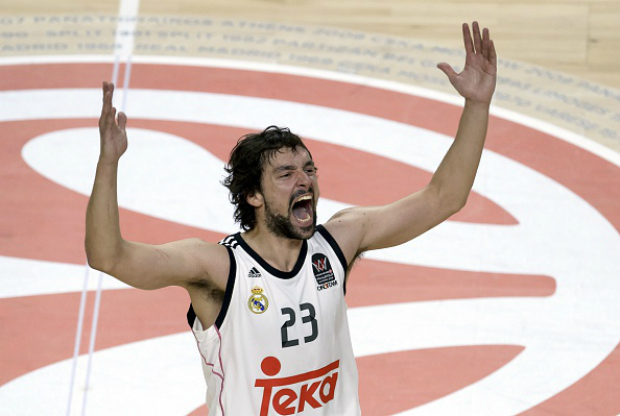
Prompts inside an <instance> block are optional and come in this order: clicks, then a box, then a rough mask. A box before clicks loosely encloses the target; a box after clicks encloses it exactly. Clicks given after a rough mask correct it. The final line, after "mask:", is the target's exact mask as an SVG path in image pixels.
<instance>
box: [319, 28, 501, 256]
mask: <svg viewBox="0 0 620 416" xmlns="http://www.w3.org/2000/svg"><path fill="white" fill-rule="evenodd" d="M472 32H473V39H472ZM472 32H470V29H469V26H468V25H467V24H464V25H463V41H464V44H465V51H466V54H467V56H466V60H465V68H464V69H463V71H462V72H461V73H456V72H455V71H454V69H452V67H451V66H450V65H448V64H447V63H440V64H439V65H437V66H438V68H439V69H441V70H442V71H443V72H444V73H445V74H446V75H447V76H448V79H449V80H450V83H451V84H452V85H453V86H454V88H455V89H456V91H457V92H458V93H459V94H460V95H461V96H463V97H464V98H465V107H464V109H463V113H462V115H461V120H460V122H459V127H458V131H457V134H456V137H455V140H454V143H453V144H452V146H451V147H450V149H449V150H448V153H447V154H446V156H445V157H444V159H443V160H442V162H441V164H440V165H439V167H438V168H437V170H436V171H435V174H434V175H433V177H432V179H431V181H430V183H429V184H428V185H427V186H426V187H425V188H423V189H422V190H420V191H418V192H416V193H413V194H411V195H409V196H407V197H405V198H403V199H401V200H399V201H396V202H394V203H392V204H389V205H386V206H381V207H370V208H367V207H356V208H350V209H347V210H343V211H341V212H339V213H337V214H336V215H335V216H334V217H332V218H331V219H330V220H329V221H328V222H327V224H326V225H325V226H326V228H327V229H328V230H329V231H330V232H331V233H332V235H333V236H334V238H336V241H338V243H339V244H340V246H341V248H342V249H343V252H344V254H345V256H346V257H347V260H348V261H349V262H350V261H352V259H353V258H354V257H355V256H356V255H358V254H359V253H361V252H363V251H366V250H373V249H379V248H386V247H392V246H396V245H399V244H402V243H405V242H407V241H409V240H412V239H413V238H415V237H417V236H419V235H420V234H422V233H424V232H426V231H427V230H429V229H431V228H432V227H434V226H436V225H437V224H439V223H441V222H443V221H445V220H446V219H448V218H449V217H450V216H451V215H453V214H454V213H456V212H458V211H459V210H460V209H461V208H463V207H464V206H465V203H466V202H467V198H468V196H469V193H470V191H471V188H472V185H473V183H474V178H475V176H476V171H477V170H478V164H479V162H480V156H481V154H482V149H483V146H484V140H485V137H486V133H487V125H488V119H489V106H490V103H491V98H492V96H493V92H494V91H495V84H496V72H497V63H496V53H495V47H494V45H493V41H492V40H491V39H490V37H489V31H488V29H484V30H483V32H482V34H481V33H480V28H479V26H478V23H477V22H474V24H473V30H472Z"/></svg>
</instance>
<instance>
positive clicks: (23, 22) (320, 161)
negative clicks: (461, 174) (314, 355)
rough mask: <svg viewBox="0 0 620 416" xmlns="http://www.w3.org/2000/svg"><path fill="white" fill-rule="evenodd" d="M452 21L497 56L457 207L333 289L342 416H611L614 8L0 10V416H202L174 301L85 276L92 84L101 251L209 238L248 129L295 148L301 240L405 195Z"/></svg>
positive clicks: (617, 225)
mask: <svg viewBox="0 0 620 416" xmlns="http://www.w3.org/2000/svg"><path fill="white" fill-rule="evenodd" d="M473 20H478V21H480V22H481V24H482V25H484V26H486V27H489V28H490V30H491V34H492V37H493V38H494V39H495V44H496V47H497V50H498V54H499V56H500V58H501V60H500V62H499V68H498V70H499V74H498V87H497V91H496V95H495V98H494V101H493V105H492V109H491V115H492V117H491V121H490V125H489V133H488V136H487V142H486V145H485V152H484V154H483V157H482V161H481V166H480V169H479V171H478V175H477V178H476V182H475V184H474V187H473V191H472V194H471V196H470V198H469V201H468V204H467V206H466V207H465V208H464V209H463V210H462V211H461V212H459V213H458V214H456V215H455V216H453V217H452V218H451V219H450V220H448V221H446V222H445V223H443V224H441V225H440V226H438V227H436V228H435V229H433V230H431V231H429V232H428V233H426V234H424V235H423V236H421V237H419V238H417V239H416V240H414V241H412V242H410V243H407V244H405V245H402V246H399V247H395V248H392V249H388V250H379V251H375V252H369V253H367V254H366V255H365V256H364V258H363V260H361V261H360V262H359V263H358V265H357V266H356V267H355V268H354V270H353V272H352V274H351V277H350V280H349V283H348V286H347V289H348V290H347V303H348V306H349V320H350V324H351V333H352V337H353V345H354V350H355V355H356V359H357V364H358V368H359V372H360V401H361V406H362V411H363V413H364V414H365V415H396V414H398V415H483V414H488V415H516V414H527V415H617V414H620V395H619V394H618V392H619V391H620V302H619V301H618V299H620V262H619V261H618V257H619V255H620V235H619V233H618V230H619V229H620V154H619V152H620V64H619V63H618V61H617V57H618V56H620V30H619V29H618V25H617V22H618V21H620V5H619V4H618V3H616V2H609V1H602V0H601V1H585V0H584V1H577V0H576V1H571V2H566V3H557V2H553V1H545V2H538V3H535V4H533V3H532V4H530V3H526V2H517V3H514V2H510V3H506V2H503V1H499V0H497V1H485V2H481V3H471V2H458V3H449V2H443V1H440V2H435V3H423V2H418V1H409V2H404V1H397V0H390V1H386V2H378V1H362V2H353V1H337V2H335V1H333V2H323V1H315V0H313V1H306V2H302V1H249V0H229V1H219V0H218V1H213V2H208V4H207V3H201V2H197V1H195V0H183V1H181V2H175V3H174V4H172V3H165V2H162V1H160V0H157V1H155V0H142V1H140V0H121V2H120V4H119V3H117V2H116V1H114V2H111V1H104V2H91V1H88V2H77V1H67V2H60V3H55V4H51V3H37V2H31V1H26V2H17V1H9V2H6V3H5V4H4V5H3V11H2V16H1V17H0V27H1V30H0V35H1V38H0V41H1V43H0V45H1V46H0V129H1V131H2V144H3V145H2V151H0V184H1V188H0V189H1V193H0V415H7V416H8V415H10V416H13V415H24V416H26V415H28V416H31V415H86V414H87V415H179V416H181V415H183V416H185V415H199V414H207V409H206V407H205V405H204V402H205V391H206V386H205V382H204V379H203V376H202V370H201V367H200V356H199V354H198V352H197V349H196V344H195V340H194V338H193V336H192V334H191V332H190V331H189V328H188V326H187V321H186V318H185V313H186V311H187V308H188V305H189V297H188V296H187V294H186V292H185V291H184V290H182V289H180V288H167V289H162V290H158V291H152V292H147V291H139V290H136V289H132V288H129V287H127V286H125V285H124V284H122V283H120V282H118V281H116V280H115V279H113V278H111V277H109V276H105V275H101V274H100V273H99V272H97V271H94V270H91V269H89V268H87V267H86V258H85V253H84V248H83V242H84V228H85V227H84V222H85V211H86V205H87V202H88V196H89V195H90V191H91V189H92V184H93V179H94V174H95V167H96V163H97V157H98V151H99V136H98V130H97V119H98V116H99V113H100V109H101V82H102V81H103V80H115V81H116V85H117V93H116V94H115V105H116V106H117V107H118V108H119V109H124V111H125V112H126V113H127V114H128V117H129V122H128V132H129V149H128V151H127V153H126V154H125V155H124V156H123V158H122V159H121V162H120V168H119V191H118V192H119V206H120V214H121V229H122V231H123V237H124V238H126V239H128V240H132V241H141V242H147V243H152V244H160V243H164V242H168V241H172V240H178V239H183V238H191V237H200V238H202V239H204V240H206V241H219V240H220V239H222V238H223V237H225V236H226V235H228V234H231V233H233V232H236V231H237V229H238V228H237V227H236V225H235V224H234V222H233V219H232V205H231V204H230V203H229V202H228V197H227V190H226V188H224V187H223V186H222V185H221V184H220V181H221V180H222V179H223V177H224V174H225V172H224V170H223V166H224V164H225V161H226V160H227V159H228V154H229V152H230V150H231V149H232V147H233V146H234V144H235V143H236V140H237V139H238V138H239V137H240V136H242V135H243V134H246V133H248V132H253V131H259V130H262V129H264V128H265V127H266V126H269V125H272V124H275V125H279V126H288V127H290V128H291V130H292V131H293V132H295V133H297V134H299V135H300V136H302V137H303V138H304V139H305V141H306V143H307V145H308V147H309V149H310V150H311V152H312V155H313V157H314V160H315V162H316V164H317V166H318V168H319V173H320V184H321V201H320V203H319V206H318V216H319V222H325V221H327V220H328V219H329V218H330V217H331V215H333V214H334V213H335V212H337V211H339V210H341V209H343V208H346V207H350V206H355V205H378V204H385V203H389V202H392V201H394V200H396V199H398V198H401V197H403V196H405V195H407V194H409V193H410V192H412V191H413V190H416V189H419V188H421V187H423V186H424V185H425V184H426V183H427V182H428V180H429V179H430V177H431V175H432V172H433V171H434V170H435V169H436V168H437V166H438V164H439V162H440V161H441V158H442V157H443V155H444V154H445V152H446V151H447V149H448V147H449V146H450V144H451V141H452V138H453V137H454V134H455V132H456V127H457V124H458V121H459V116H460V113H461V109H462V104H463V103H462V99H461V98H459V97H458V96H456V95H455V93H454V92H453V89H452V87H451V86H450V85H449V83H448V81H447V79H445V76H444V74H443V73H441V71H439V70H438V69H436V68H435V66H436V64H437V63H439V62H442V61H445V62H449V63H450V64H452V65H453V66H455V67H457V68H458V67H460V66H462V64H463V56H464V55H463V52H462V46H461V37H460V36H461V35H460V23H462V22H465V21H468V22H471V21H473ZM98 288H100V289H101V290H100V291H98V290H97V289H98ZM85 290H86V291H85ZM83 293H86V295H85V296H83ZM248 342H251V340H248ZM74 356H77V357H78V358H77V359H74ZM300 359H301V357H300Z"/></svg>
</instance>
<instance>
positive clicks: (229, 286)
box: [215, 246, 237, 329]
mask: <svg viewBox="0 0 620 416" xmlns="http://www.w3.org/2000/svg"><path fill="white" fill-rule="evenodd" d="M225 247H226V250H227V251H228V257H229V258H230V272H229V273H228V282H227V283H226V292H225V293H224V301H223V302H222V309H220V313H219V314H218V315H217V318H216V319H215V327H216V328H218V329H220V328H221V327H222V323H224V318H226V313H227V312H228V307H229V306H230V300H231V299H232V293H233V289H234V288H235V277H236V276H237V261H236V260H235V255H234V254H233V251H232V248H230V247H228V246H225Z"/></svg>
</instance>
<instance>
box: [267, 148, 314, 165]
mask: <svg viewBox="0 0 620 416" xmlns="http://www.w3.org/2000/svg"><path fill="white" fill-rule="evenodd" d="M268 162H269V163H268V164H267V169H268V170H276V169H278V168H282V167H284V166H291V167H296V168H298V167H303V166H306V165H307V164H309V163H312V158H310V154H309V153H308V151H307V150H306V149H304V148H303V147H297V148H296V149H295V150H293V149H291V148H288V147H285V148H282V149H280V150H278V151H277V152H275V153H274V154H273V155H272V156H271V157H270V158H269V161H268Z"/></svg>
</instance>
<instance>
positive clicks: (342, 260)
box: [316, 225, 349, 295]
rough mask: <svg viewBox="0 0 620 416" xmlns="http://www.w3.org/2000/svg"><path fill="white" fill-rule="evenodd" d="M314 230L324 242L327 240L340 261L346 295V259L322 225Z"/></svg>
mask: <svg viewBox="0 0 620 416" xmlns="http://www.w3.org/2000/svg"><path fill="white" fill-rule="evenodd" d="M316 230H317V231H318V232H319V234H321V235H322V236H323V238H324V239H325V240H327V242H328V243H329V245H330V246H331V248H332V250H334V253H336V257H338V260H340V264H341V265H342V270H343V271H344V282H343V283H342V290H343V291H344V294H345V295H346V294H347V271H348V269H349V265H348V264H347V259H346V257H345V256H344V254H343V253H342V250H341V249H340V246H339V245H338V243H337V242H336V240H334V237H332V235H331V234H330V233H329V231H327V229H326V228H325V227H324V226H323V225H318V226H317V227H316Z"/></svg>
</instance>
